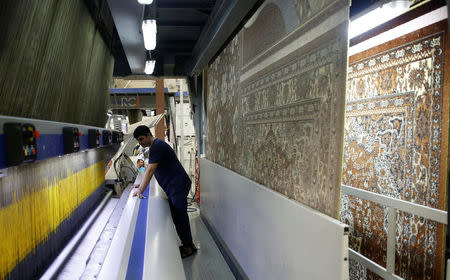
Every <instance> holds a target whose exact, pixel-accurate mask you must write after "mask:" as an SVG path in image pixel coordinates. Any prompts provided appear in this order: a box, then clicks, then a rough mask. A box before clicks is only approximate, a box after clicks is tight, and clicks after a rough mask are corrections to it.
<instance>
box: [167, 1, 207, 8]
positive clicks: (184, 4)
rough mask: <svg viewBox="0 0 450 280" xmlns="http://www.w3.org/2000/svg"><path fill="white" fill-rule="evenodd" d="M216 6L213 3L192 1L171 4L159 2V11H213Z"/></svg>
mask: <svg viewBox="0 0 450 280" xmlns="http://www.w3.org/2000/svg"><path fill="white" fill-rule="evenodd" d="M213 7H214V5H213V4H212V3H211V2H191V1H186V0H185V1H181V2H170V1H160V2H158V9H161V8H163V9H207V10H212V9H213Z"/></svg>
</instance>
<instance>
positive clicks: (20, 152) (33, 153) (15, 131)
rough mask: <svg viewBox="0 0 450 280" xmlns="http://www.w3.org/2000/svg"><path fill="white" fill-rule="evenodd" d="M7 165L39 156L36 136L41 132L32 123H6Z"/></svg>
mask: <svg viewBox="0 0 450 280" xmlns="http://www.w3.org/2000/svg"><path fill="white" fill-rule="evenodd" d="M3 131H4V134H5V150H6V165H7V166H14V165H18V164H20V163H22V162H31V161H35V160H36V158H37V147H36V138H39V132H38V131H37V130H36V129H35V127H34V125H32V124H22V123H5V124H4V125H3Z"/></svg>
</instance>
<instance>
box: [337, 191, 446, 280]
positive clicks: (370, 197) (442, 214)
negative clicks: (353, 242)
mask: <svg viewBox="0 0 450 280" xmlns="http://www.w3.org/2000/svg"><path fill="white" fill-rule="evenodd" d="M342 194H346V195H352V196H355V197H358V198H361V199H364V200H367V201H371V202H375V203H378V204H381V205H383V206H386V210H387V221H388V229H387V251H386V267H383V266H381V265H379V264H377V263H375V262H374V261H372V260H370V259H369V258H367V257H365V256H363V255H362V254H360V253H358V252H356V251H354V250H352V249H350V248H349V257H350V258H351V259H353V260H355V261H357V262H358V263H360V264H361V265H362V266H364V267H365V268H367V269H369V270H371V271H372V272H374V273H376V274H378V275H379V276H380V277H383V278H384V279H395V280H403V278H401V277H400V276H398V275H396V274H395V235H396V231H395V230H396V221H397V211H402V212H407V213H410V214H413V215H416V216H420V217H423V218H425V219H428V220H431V221H435V222H438V223H441V224H444V225H446V224H447V212H446V211H442V210H439V209H435V208H431V207H427V206H423V205H419V204H416V203H412V202H408V201H404V200H401V199H397V198H392V197H389V196H385V195H382V194H377V193H374V192H369V191H366V190H362V189H357V188H354V187H351V186H346V185H342Z"/></svg>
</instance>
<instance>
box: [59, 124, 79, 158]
mask: <svg viewBox="0 0 450 280" xmlns="http://www.w3.org/2000/svg"><path fill="white" fill-rule="evenodd" d="M80 137H81V133H80V131H79V130H78V128H76V127H64V128H63V142H64V153H65V154H70V153H74V152H78V151H79V150H80Z"/></svg>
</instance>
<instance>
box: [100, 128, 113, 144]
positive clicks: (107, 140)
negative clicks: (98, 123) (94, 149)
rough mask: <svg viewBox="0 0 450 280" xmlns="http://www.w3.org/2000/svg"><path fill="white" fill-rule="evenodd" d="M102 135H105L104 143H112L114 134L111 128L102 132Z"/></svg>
mask: <svg viewBox="0 0 450 280" xmlns="http://www.w3.org/2000/svg"><path fill="white" fill-rule="evenodd" d="M102 137H103V145H104V146H106V145H110V144H111V143H112V134H111V131H109V130H103V132H102Z"/></svg>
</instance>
